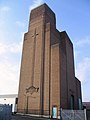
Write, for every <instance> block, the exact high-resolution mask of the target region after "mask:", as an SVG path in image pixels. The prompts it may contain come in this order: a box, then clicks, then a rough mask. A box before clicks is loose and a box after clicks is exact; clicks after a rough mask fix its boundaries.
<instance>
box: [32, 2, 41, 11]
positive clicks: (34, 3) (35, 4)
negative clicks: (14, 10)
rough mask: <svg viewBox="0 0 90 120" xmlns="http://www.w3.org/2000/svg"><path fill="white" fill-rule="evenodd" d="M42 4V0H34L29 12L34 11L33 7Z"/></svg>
mask: <svg viewBox="0 0 90 120" xmlns="http://www.w3.org/2000/svg"><path fill="white" fill-rule="evenodd" d="M42 3H43V0H34V1H33V4H32V5H31V6H30V11H31V10H32V9H34V8H35V7H37V6H39V5H41V4H42Z"/></svg>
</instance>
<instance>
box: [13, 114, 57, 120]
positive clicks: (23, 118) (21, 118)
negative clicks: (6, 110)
mask: <svg viewBox="0 0 90 120" xmlns="http://www.w3.org/2000/svg"><path fill="white" fill-rule="evenodd" d="M11 120H58V119H51V118H45V117H36V116H30V115H19V114H15V115H12V119H11Z"/></svg>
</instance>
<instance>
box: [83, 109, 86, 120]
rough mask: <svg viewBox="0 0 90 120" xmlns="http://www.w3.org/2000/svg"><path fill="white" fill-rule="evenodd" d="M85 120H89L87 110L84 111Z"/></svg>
mask: <svg viewBox="0 0 90 120" xmlns="http://www.w3.org/2000/svg"><path fill="white" fill-rule="evenodd" d="M84 115H85V120H87V115H86V109H84Z"/></svg>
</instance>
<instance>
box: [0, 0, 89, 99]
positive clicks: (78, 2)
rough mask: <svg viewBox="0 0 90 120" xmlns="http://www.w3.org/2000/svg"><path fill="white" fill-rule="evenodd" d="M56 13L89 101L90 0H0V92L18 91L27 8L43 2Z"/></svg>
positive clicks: (58, 24)
mask: <svg viewBox="0 0 90 120" xmlns="http://www.w3.org/2000/svg"><path fill="white" fill-rule="evenodd" d="M44 2H45V3H47V4H48V6H50V8H51V9H52V10H53V11H54V12H55V14H56V25H57V29H58V30H59V31H64V30H65V31H66V32H67V33H68V35H69V37H70V39H71V41H72V42H73V45H74V55H75V74H76V77H78V78H79V79H80V81H81V83H82V96H83V101H90V94H89V93H90V88H89V87H90V0H75V1H74V0H0V94H11V93H18V84H19V74H20V63H21V53H22V43H23V35H24V33H25V32H27V30H28V22H29V15H30V10H31V9H33V8H35V7H37V6H38V5H40V4H42V3H44Z"/></svg>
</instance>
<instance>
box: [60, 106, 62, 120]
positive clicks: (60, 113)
mask: <svg viewBox="0 0 90 120" xmlns="http://www.w3.org/2000/svg"><path fill="white" fill-rule="evenodd" d="M60 120H62V108H60Z"/></svg>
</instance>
